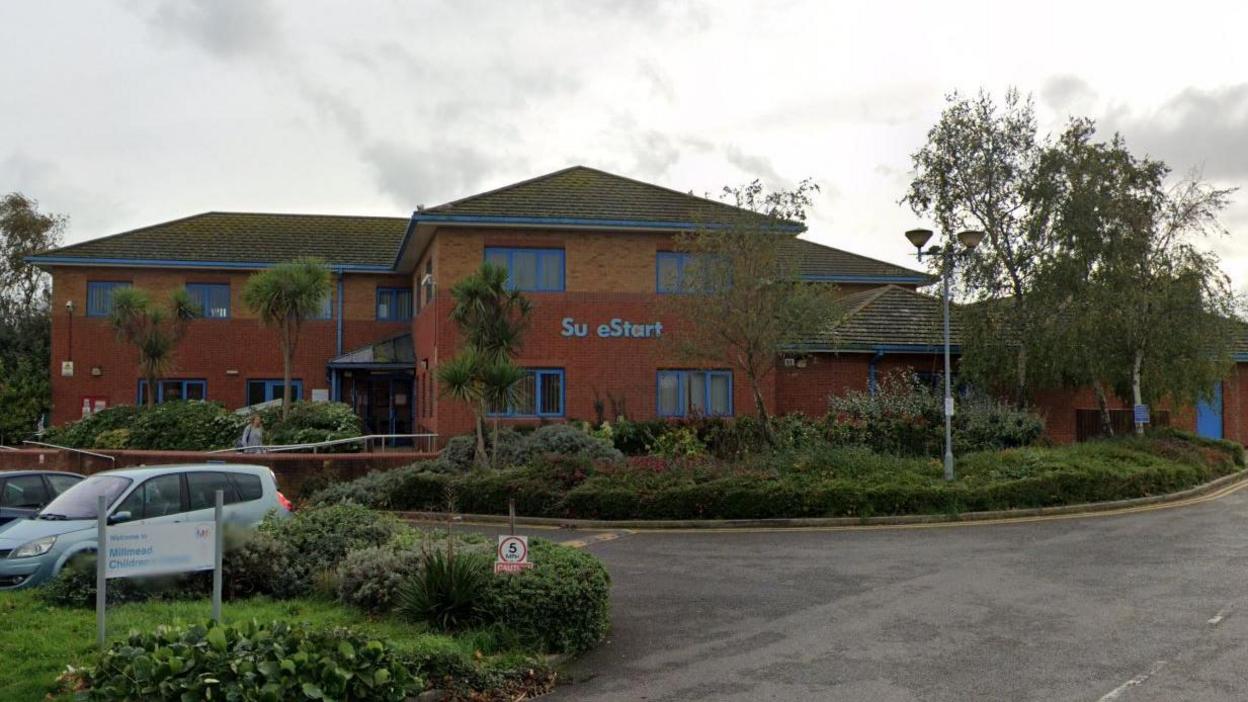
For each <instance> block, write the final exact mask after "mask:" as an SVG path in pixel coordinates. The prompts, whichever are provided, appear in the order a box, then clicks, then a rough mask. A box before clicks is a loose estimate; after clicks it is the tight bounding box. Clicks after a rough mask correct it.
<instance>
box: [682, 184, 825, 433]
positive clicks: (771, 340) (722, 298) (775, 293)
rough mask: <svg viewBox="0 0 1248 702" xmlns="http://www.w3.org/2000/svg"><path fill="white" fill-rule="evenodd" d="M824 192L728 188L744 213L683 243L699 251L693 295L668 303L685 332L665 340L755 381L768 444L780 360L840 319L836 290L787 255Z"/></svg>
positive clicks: (690, 278) (691, 279) (690, 277)
mask: <svg viewBox="0 0 1248 702" xmlns="http://www.w3.org/2000/svg"><path fill="white" fill-rule="evenodd" d="M818 190H819V187H818V185H816V184H815V183H813V182H811V181H810V180H805V181H802V182H801V183H800V184H799V185H798V186H797V188H796V189H794V190H791V191H774V192H768V191H767V190H765V189H764V188H763V186H762V184H761V183H760V182H759V181H757V180H755V181H754V182H752V183H750V184H749V185H746V186H744V187H741V188H730V187H725V188H724V191H723V196H724V199H726V200H728V201H730V202H732V203H733V204H734V205H736V206H737V207H738V208H740V213H739V214H738V215H737V216H735V217H729V218H728V219H727V221H723V220H720V221H716V222H713V223H710V222H708V223H705V224H703V225H700V226H699V227H698V229H696V230H694V231H693V232H691V233H689V234H685V235H681V236H679V237H677V242H676V243H677V248H678V250H680V251H684V252H687V253H690V254H692V259H691V261H692V262H691V264H690V265H689V266H687V267H686V269H685V271H684V277H683V280H682V281H680V284H681V285H683V286H684V288H685V290H684V292H685V293H686V294H682V295H678V296H674V297H673V299H671V301H670V303H669V304H668V305H667V306H666V307H667V310H666V311H667V313H668V314H669V315H670V316H672V317H674V318H676V319H679V320H681V322H682V328H681V329H680V330H679V332H678V333H674V334H669V335H667V336H666V337H665V338H666V339H667V342H666V343H668V344H670V345H672V346H673V347H674V349H675V350H676V352H677V353H678V354H679V355H680V356H681V357H683V358H685V359H687V360H689V361H692V362H695V363H724V362H727V363H729V364H731V365H732V367H733V368H735V369H736V370H738V371H740V374H741V375H743V376H744V377H745V379H746V381H747V382H748V383H749V384H750V391H751V393H752V395H753V398H754V410H755V413H756V414H757V415H758V417H759V419H760V420H761V421H760V425H761V427H762V430H763V435H764V438H765V439H766V440H767V441H768V442H770V441H771V429H770V424H769V421H768V413H767V405H766V402H765V401H764V398H763V391H762V384H763V382H764V380H765V379H766V378H767V376H768V375H769V374H770V373H771V371H772V370H773V369H774V368H775V365H776V357H777V356H778V355H779V354H780V353H782V352H784V351H791V350H793V349H794V347H795V344H797V343H798V342H800V341H801V340H803V339H808V338H810V337H811V336H812V335H814V334H816V333H818V332H824V331H827V330H828V329H830V328H831V327H832V326H833V325H834V324H835V322H836V320H837V318H838V317H839V308H838V305H837V303H836V291H835V289H834V288H833V287H832V286H831V285H828V284H826V283H809V282H803V281H802V280H801V277H800V275H799V274H798V271H797V269H796V267H795V266H794V265H793V262H792V261H791V260H789V259H788V258H787V257H785V256H784V255H783V252H784V250H785V247H786V246H787V245H788V244H789V243H790V241H791V239H792V238H793V237H794V236H796V235H795V234H794V233H793V232H792V228H793V227H792V225H793V224H795V223H800V222H804V221H805V220H806V208H807V207H809V206H810V204H811V194H812V193H815V192H818ZM760 214H761V215H763V216H762V217H759V215H760ZM677 298H678V299H677Z"/></svg>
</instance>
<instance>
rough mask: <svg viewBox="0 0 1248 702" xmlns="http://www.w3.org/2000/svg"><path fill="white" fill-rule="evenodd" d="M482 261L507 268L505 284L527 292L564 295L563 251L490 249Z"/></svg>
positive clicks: (486, 250)
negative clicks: (559, 293)
mask: <svg viewBox="0 0 1248 702" xmlns="http://www.w3.org/2000/svg"><path fill="white" fill-rule="evenodd" d="M485 260H486V262H487V263H493V264H494V265H496V266H502V267H503V268H506V269H507V285H508V286H509V287H511V288H512V289H513V290H522V291H526V292H563V285H564V256H563V249H512V248H503V247H498V246H491V247H487V248H486V249H485Z"/></svg>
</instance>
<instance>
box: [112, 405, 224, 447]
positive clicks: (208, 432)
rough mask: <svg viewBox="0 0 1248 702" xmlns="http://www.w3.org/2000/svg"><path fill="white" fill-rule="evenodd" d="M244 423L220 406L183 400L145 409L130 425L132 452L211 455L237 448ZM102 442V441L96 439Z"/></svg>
mask: <svg viewBox="0 0 1248 702" xmlns="http://www.w3.org/2000/svg"><path fill="white" fill-rule="evenodd" d="M241 427H242V422H241V420H238V421H235V417H234V415H232V414H230V413H229V412H226V410H225V408H224V407H223V406H222V405H221V404H219V403H216V402H202V401H199V400H179V401H176V402H162V403H160V404H159V405H156V406H154V407H145V408H143V409H142V410H141V411H140V412H139V413H138V415H136V416H135V418H134V421H133V422H132V423H131V425H130V427H129V428H130V441H129V444H130V448H135V449H151V450H165V451H210V450H212V449H219V448H228V447H230V446H233V445H234V442H235V440H236V439H237V438H238V435H239V434H240V433H241V432H242V428H241ZM96 440H97V441H98V440H99V439H98V437H97V439H96Z"/></svg>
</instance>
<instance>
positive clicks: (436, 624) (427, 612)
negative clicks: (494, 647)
mask: <svg viewBox="0 0 1248 702" xmlns="http://www.w3.org/2000/svg"><path fill="white" fill-rule="evenodd" d="M492 577H493V576H491V574H490V564H489V561H488V560H487V559H485V558H483V557H481V554H479V553H466V554H454V553H448V552H447V551H444V550H441V549H438V550H435V551H431V552H429V553H428V554H425V555H424V556H423V557H422V558H421V561H420V569H419V570H418V571H417V572H416V574H415V575H413V576H411V577H409V578H408V579H407V580H406V581H405V582H404V583H403V584H402V586H400V587H399V591H398V593H397V595H396V599H397V603H398V609H397V611H398V613H399V614H400V615H402V616H403V617H405V618H407V619H409V620H411V621H414V622H424V623H426V624H428V625H429V626H431V627H433V628H434V629H437V630H439V631H454V630H456V629H461V628H464V627H466V626H471V625H474V624H477V623H479V622H480V620H481V612H482V610H481V607H482V597H483V594H484V591H485V588H486V586H487V585H488V583H489V581H490V579H491V578H492Z"/></svg>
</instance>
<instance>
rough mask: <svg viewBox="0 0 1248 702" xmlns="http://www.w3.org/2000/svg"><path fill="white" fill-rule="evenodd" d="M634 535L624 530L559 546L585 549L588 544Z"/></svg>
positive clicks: (563, 542) (630, 531) (575, 540)
mask: <svg viewBox="0 0 1248 702" xmlns="http://www.w3.org/2000/svg"><path fill="white" fill-rule="evenodd" d="M633 533H636V532H634V531H633V530H632V529H624V530H622V531H609V532H606V533H604V534H594V535H593V536H587V537H585V538H583V539H572V540H571V541H560V542H559V545H561V546H571V547H572V548H585V547H586V546H588V545H590V544H596V543H598V542H600V541H614V540H615V539H618V538H620V537H621V536H624V535H625V534H633Z"/></svg>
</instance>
